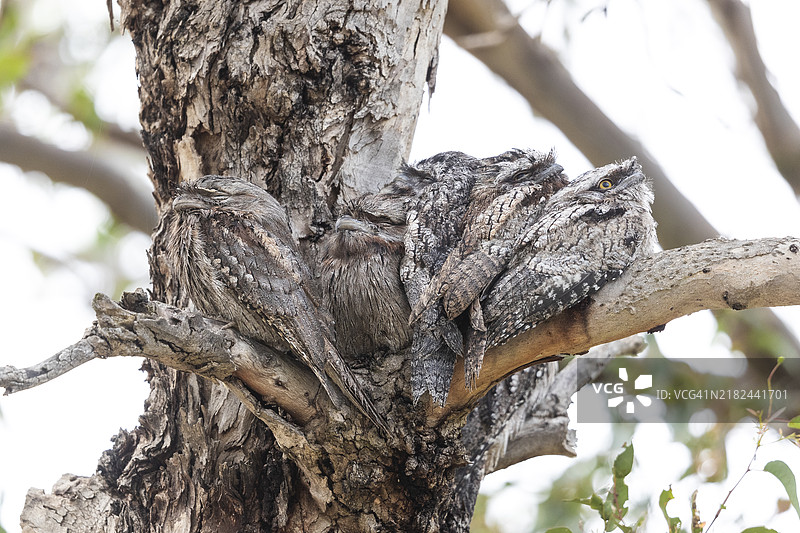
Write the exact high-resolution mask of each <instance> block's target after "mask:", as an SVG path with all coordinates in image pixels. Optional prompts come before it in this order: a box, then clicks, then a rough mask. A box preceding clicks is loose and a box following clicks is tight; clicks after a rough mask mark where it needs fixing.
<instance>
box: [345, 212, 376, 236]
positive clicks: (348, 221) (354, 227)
mask: <svg viewBox="0 0 800 533" xmlns="http://www.w3.org/2000/svg"><path fill="white" fill-rule="evenodd" d="M336 231H361V232H364V233H371V232H372V230H371V228H370V226H369V225H367V224H365V223H363V222H361V221H360V220H358V219H356V218H353V217H351V216H348V215H342V216H340V217H339V219H338V220H337V221H336Z"/></svg>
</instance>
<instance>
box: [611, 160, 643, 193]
mask: <svg viewBox="0 0 800 533" xmlns="http://www.w3.org/2000/svg"><path fill="white" fill-rule="evenodd" d="M620 166H621V167H622V172H623V173H624V174H625V177H623V178H622V179H621V180H620V181H619V184H618V185H617V187H618V188H620V189H627V188H628V187H635V186H636V185H639V184H640V183H642V182H644V181H646V180H647V178H646V177H645V175H644V172H643V171H642V165H640V164H639V161H638V160H637V159H636V157H631V158H630V159H628V160H627V161H623V162H622V163H620Z"/></svg>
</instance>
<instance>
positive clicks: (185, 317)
mask: <svg viewBox="0 0 800 533" xmlns="http://www.w3.org/2000/svg"><path fill="white" fill-rule="evenodd" d="M93 307H94V309H95V312H96V313H97V322H96V323H95V324H94V325H93V326H92V327H91V328H89V329H88V330H87V331H86V333H85V334H84V337H83V339H81V340H80V341H78V342H77V343H75V344H73V345H72V346H70V347H69V348H66V349H64V350H62V351H61V352H59V353H58V354H57V355H55V356H53V357H51V358H50V359H48V360H47V361H44V362H43V363H40V364H38V365H35V366H33V367H30V368H26V369H17V368H14V367H1V368H0V387H3V388H5V389H6V394H11V393H13V392H17V391H20V390H24V389H27V388H31V387H34V386H36V385H41V384H43V383H46V382H47V381H50V380H52V379H55V378H56V377H58V376H60V375H62V374H64V373H66V372H68V371H69V370H72V369H73V368H76V367H77V366H79V365H80V364H82V363H85V362H87V361H90V360H92V359H94V358H97V357H100V358H105V357H118V356H133V357H147V358H149V359H153V360H155V361H158V362H160V363H163V364H165V365H167V366H169V367H171V368H175V369H177V370H183V371H186V372H192V373H194V374H198V375H200V376H203V377H205V378H208V379H213V380H217V381H221V382H223V383H226V384H228V385H229V388H231V389H232V390H234V392H235V393H236V394H237V396H239V397H240V399H242V398H244V393H243V391H242V389H241V387H237V386H238V385H240V384H242V385H243V386H245V387H246V389H247V390H248V391H249V392H250V394H254V395H256V397H258V398H259V399H260V401H261V402H263V403H264V404H267V405H278V406H280V407H281V408H282V409H284V410H285V411H286V412H287V413H288V414H289V415H290V416H291V417H292V420H294V421H295V422H297V423H300V424H304V423H306V422H308V421H309V420H310V419H311V418H312V417H314V416H316V415H317V414H318V412H319V408H318V406H316V405H314V404H313V403H312V402H319V401H324V398H325V395H322V394H316V395H315V394H313V392H314V391H318V389H319V383H318V382H317V381H316V380H315V379H314V377H313V375H312V374H311V373H310V372H309V371H308V370H306V369H305V368H303V367H300V366H299V365H298V364H297V363H295V362H294V361H292V360H290V359H288V358H284V357H281V356H280V354H277V353H276V352H273V351H272V350H270V349H269V348H267V347H266V346H263V345H260V344H258V343H255V342H254V341H251V340H249V339H247V338H246V337H244V336H242V335H240V334H239V333H238V332H237V331H236V330H234V329H231V328H228V327H227V326H226V324H224V323H222V322H219V321H216V320H212V319H209V318H205V317H203V316H202V315H200V314H198V313H195V312H190V311H182V310H180V309H177V308H175V307H172V306H169V305H166V304H163V303H161V302H155V301H149V300H148V299H147V297H146V295H145V294H144V291H142V290H141V289H140V290H138V291H137V292H136V293H126V294H124V295H123V299H122V305H119V304H117V303H115V302H113V301H112V300H111V299H110V298H108V296H105V295H103V294H98V295H97V296H96V297H95V299H94V302H93ZM309 393H311V394H309ZM248 403H249V404H252V405H251V407H252V406H253V405H255V403H254V402H253V401H248V402H245V404H246V405H247V404H248ZM261 411H263V409H262V410H258V412H256V411H254V414H255V415H256V416H258V417H259V418H261V419H262V420H265V418H269V417H267V416H266V415H265V414H264V413H263V412H261ZM266 421H267V420H265V422H266ZM269 422H270V426H271V427H272V426H274V425H275V421H274V420H272V419H270V420H269Z"/></svg>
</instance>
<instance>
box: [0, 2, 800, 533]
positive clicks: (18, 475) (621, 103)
mask: <svg viewBox="0 0 800 533" xmlns="http://www.w3.org/2000/svg"><path fill="white" fill-rule="evenodd" d="M600 4H601V2H593V1H589V0H576V1H573V2H569V1H567V0H554V1H553V2H551V3H550V5H549V7H548V6H547V5H546V3H545V2H543V1H538V2H537V1H528V0H515V1H514V2H511V4H510V5H512V8H513V9H515V10H516V12H521V11H522V10H523V8H525V9H524V12H523V18H522V21H523V23H524V24H526V25H527V26H528V28H529V30H530V31H531V32H532V33H539V32H542V33H543V37H544V39H545V41H546V42H547V43H549V44H550V45H551V46H554V47H555V48H557V49H559V50H560V51H561V53H562V57H563V58H564V60H565V62H566V64H567V66H568V67H569V68H570V70H571V71H572V73H573V75H574V76H575V77H576V79H577V81H578V82H579V84H580V85H581V86H582V88H583V89H584V90H585V91H587V92H588V93H589V95H590V96H591V97H592V98H594V99H595V101H596V102H597V103H598V104H599V105H600V107H601V108H602V109H603V110H604V111H605V112H606V113H608V114H609V115H610V116H611V118H612V119H613V120H615V121H616V122H617V123H618V124H619V125H620V126H621V127H623V128H624V129H625V130H626V131H628V132H629V133H631V134H633V135H635V136H636V137H638V138H639V139H640V140H642V141H643V142H644V144H645V145H646V146H647V148H648V149H649V150H650V151H651V152H652V153H653V154H654V155H655V157H656V158H657V159H658V160H659V162H660V163H661V164H662V165H663V166H664V168H665V170H666V172H667V174H668V175H669V176H670V177H672V179H673V180H674V181H675V183H676V185H678V186H679V187H680V188H681V189H682V190H683V192H684V193H685V194H686V195H687V196H689V197H690V198H691V199H692V200H693V201H694V202H695V203H696V205H698V207H699V208H700V210H701V211H702V212H703V213H704V214H705V215H706V216H707V218H708V219H709V220H710V221H711V222H712V223H713V224H714V225H715V226H716V227H717V228H718V229H719V230H720V231H722V232H723V234H724V235H726V236H728V237H734V238H753V237H767V236H784V235H790V234H791V235H799V234H800V231H799V229H800V207H798V202H797V200H796V198H795V197H794V195H793V193H792V191H791V189H790V188H789V187H788V186H787V185H786V184H785V183H784V182H783V180H782V179H781V177H780V176H779V174H778V173H777V171H776V170H775V168H774V166H773V164H772V162H771V160H770V159H769V156H768V155H767V153H766V150H765V148H764V146H763V142H762V140H761V137H760V135H759V133H758V131H757V130H756V129H755V127H754V126H753V124H752V120H751V109H750V108H748V107H747V105H746V103H747V102H748V98H749V96H746V97H743V96H742V94H743V90H742V89H741V88H740V87H739V86H738V85H737V83H736V81H735V79H734V78H733V77H732V74H731V66H732V63H733V58H732V54H731V53H730V51H729V50H728V48H727V44H726V43H725V41H724V40H723V37H722V35H721V33H720V30H719V28H718V27H717V26H716V25H715V23H714V22H713V20H712V19H711V17H710V14H709V12H708V9H707V8H706V6H705V2H703V1H702V0H672V1H670V2H663V1H659V0H638V1H637V0H612V1H611V2H608V14H607V16H603V15H602V14H601V13H599V12H598V13H594V14H592V15H590V16H589V17H588V18H586V19H585V20H584V21H583V22H580V18H581V17H582V16H583V15H584V14H585V13H586V12H587V11H588V9H589V8H590V7H592V6H595V5H600ZM753 4H754V5H753V6H752V9H753V15H754V19H755V23H756V30H757V34H758V38H759V44H760V46H761V52H762V54H763V56H764V59H765V61H766V63H767V66H768V68H769V70H770V72H771V74H772V76H773V81H774V82H775V83H776V85H777V87H778V89H779V91H780V92H781V95H782V97H783V99H784V102H785V104H786V105H787V106H788V107H789V108H790V110H791V111H792V112H793V114H794V116H795V119H796V120H798V119H800V69H799V68H798V64H797V53H798V51H800V35H799V34H798V32H797V30H796V25H797V23H798V22H797V21H799V20H800V2H796V1H795V0H770V1H769V2H753ZM38 5H40V6H41V8H40V9H37V21H38V22H37V23H38V24H43V25H47V24H50V23H52V24H58V23H60V18H59V17H68V18H69V19H70V20H71V26H70V27H71V28H72V29H73V31H76V32H78V33H80V31H81V28H82V27H83V28H84V29H86V26H85V25H86V24H87V22H86V21H87V20H88V21H98V20H100V21H102V20H105V18H106V17H107V14H106V12H105V6H104V4H103V3H102V2H97V1H95V0H92V1H88V0H87V1H84V2H69V3H68V7H67V6H65V5H62V2H59V1H58V0H46V1H43V0H39V2H38ZM115 7H116V6H115ZM82 25H83V26H82ZM87 31H97V27H96V26H91V29H90V30H87ZM565 31H569V37H568V38H565ZM86 46H87V47H88V48H91V43H88V44H86ZM73 53H81V52H80V49H78V50H77V51H73ZM100 65H101V66H100V67H99V68H98V69H96V72H95V73H93V75H92V80H93V81H94V83H95V84H96V91H97V94H96V98H97V100H96V101H97V103H98V106H100V109H101V112H102V113H103V115H104V116H105V117H106V118H107V119H109V120H119V121H120V122H122V123H123V124H124V125H127V126H130V127H135V126H136V125H137V113H138V102H137V100H136V81H135V78H134V75H133V69H134V67H133V53H132V47H131V46H122V45H120V44H116V45H115V46H113V47H112V48H111V49H109V50H108V51H107V52H105V53H104V56H103V58H102V60H101V62H100ZM429 104H430V105H429ZM17 106H18V110H17V111H16V112H15V113H13V116H14V119H15V121H16V122H17V123H18V124H19V126H20V128H21V129H23V130H24V131H25V132H27V133H30V134H37V135H40V136H42V137H43V138H46V139H48V140H52V141H53V142H57V143H59V145H61V146H64V147H72V148H82V147H84V143H86V142H87V137H86V135H85V133H83V132H81V131H80V130H79V129H78V130H76V128H74V127H73V126H70V125H69V124H68V123H67V122H66V121H65V120H64V119H63V117H58V116H53V113H52V112H51V111H49V110H47V109H46V108H45V109H43V108H42V102H41V100H40V99H38V98H36V96H35V95H32V94H27V95H26V94H23V95H21V96H19V98H18V99H17ZM428 109H430V110H428ZM513 147H518V148H523V147H534V148H538V149H548V148H550V147H555V148H556V150H557V152H558V154H559V161H560V162H561V164H562V165H563V166H564V167H565V168H566V169H567V172H568V173H569V175H571V176H575V175H577V174H579V173H581V172H583V171H584V170H587V169H588V168H589V164H588V162H587V161H586V159H585V158H584V157H583V156H581V155H580V153H579V152H578V151H577V150H576V149H575V148H574V147H572V146H571V144H570V143H569V142H568V141H567V140H566V139H565V138H564V137H563V135H561V133H560V132H559V131H558V130H557V129H555V128H554V127H553V126H551V125H549V124H548V123H547V122H545V121H542V120H538V119H535V118H534V117H533V116H532V113H531V111H530V108H529V107H528V105H527V104H526V103H525V102H524V101H523V100H522V98H521V97H519V96H518V95H517V94H516V93H515V92H514V91H513V90H511V89H509V88H508V87H506V86H505V85H504V84H503V83H502V82H501V81H499V80H498V79H497V78H496V77H494V76H493V75H492V74H491V73H489V72H488V71H487V70H486V69H485V68H484V67H483V66H482V65H481V64H480V63H479V62H478V61H476V60H474V59H473V58H471V56H469V55H468V54H466V53H465V52H463V51H461V50H460V49H459V48H458V47H456V46H455V45H453V44H452V43H451V42H449V41H447V40H445V41H444V42H443V44H442V48H441V57H440V67H439V74H438V82H437V88H436V93H435V94H434V96H433V99H432V101H430V103H429V102H428V100H427V97H426V99H425V101H424V103H423V110H422V113H421V117H420V123H419V127H418V130H417V136H416V138H415V143H414V147H413V150H412V159H420V158H423V157H426V156H429V155H432V154H434V153H437V152H441V151H444V150H461V151H464V152H467V153H470V154H472V155H476V156H487V155H492V154H497V153H500V152H502V151H505V150H507V149H509V148H513ZM0 180H2V183H3V186H4V194H3V195H2V197H0V250H2V258H3V259H2V261H0V279H4V280H10V281H7V283H6V285H5V286H4V300H5V302H6V304H5V305H3V306H0V335H2V338H3V340H4V345H3V348H2V352H1V353H2V355H0V364H12V365H15V366H18V367H22V366H28V365H31V364H34V363H36V362H39V361H41V360H42V359H44V358H46V357H49V356H51V355H53V354H54V353H56V352H57V351H58V350H60V349H62V348H64V347H66V346H68V345H69V344H71V343H73V342H75V341H77V340H78V339H79V338H80V337H81V335H82V333H83V330H84V329H85V328H86V327H88V326H89V324H90V323H91V321H92V319H93V315H92V312H91V309H90V308H89V302H90V301H91V297H92V295H93V294H94V293H95V292H98V291H102V292H107V293H108V292H112V291H113V290H114V288H113V287H111V286H110V284H111V282H110V279H108V276H107V275H106V274H104V273H103V271H102V270H101V269H97V268H93V267H91V266H87V264H86V263H84V262H80V261H74V260H72V259H70V258H71V256H72V255H74V254H75V253H76V251H78V250H81V249H83V248H85V247H86V246H89V245H90V244H91V243H92V242H94V240H95V238H96V233H97V228H98V226H101V225H102V224H103V223H104V222H105V221H106V220H107V216H108V215H107V212H106V211H105V208H104V207H103V205H102V204H101V203H100V202H99V201H97V200H96V199H95V198H93V197H92V196H90V195H88V194H87V193H84V192H83V191H80V190H76V189H72V188H69V187H64V186H58V185H56V186H53V185H51V184H49V183H48V182H47V180H46V179H44V178H42V177H41V176H35V175H30V174H29V175H22V174H20V173H19V172H18V171H17V170H16V169H14V168H11V167H8V166H3V165H0ZM147 246H148V240H147V238H146V237H145V236H143V235H141V234H134V235H132V236H130V237H128V238H127V239H126V241H125V242H124V243H123V244H122V245H121V246H120V252H119V255H118V257H115V258H113V260H114V261H115V262H116V264H117V267H118V268H122V269H125V272H126V273H127V275H128V276H129V277H130V278H131V279H134V280H136V281H135V282H134V283H133V285H132V287H131V288H133V287H136V286H146V284H147V283H148V280H147V262H146V257H145V253H144V251H145V249H146V248H147ZM31 249H34V250H36V251H39V252H42V253H46V254H47V255H49V256H52V257H54V258H56V259H61V260H63V261H66V262H67V264H68V265H69V268H54V269H53V270H52V272H53V274H51V275H47V276H45V275H43V274H42V271H41V270H40V269H39V268H38V267H37V265H36V264H35V263H34V260H33V258H32V255H31V252H30V250H31ZM783 316H787V317H789V323H790V325H791V326H793V327H794V328H795V330H798V325H800V313H798V310H797V309H796V308H794V309H791V310H788V311H787V312H786V313H784V314H783ZM43 331H44V332H46V336H43V335H42V332H43ZM658 340H659V344H660V346H661V347H662V349H663V350H664V352H665V353H666V354H667V355H671V356H675V357H679V356H681V357H687V356H696V357H704V356H717V355H725V354H726V353H727V352H726V350H725V349H724V347H723V346H722V345H720V344H719V343H717V344H714V342H715V341H714V323H713V321H712V320H711V318H710V317H709V316H708V315H707V314H703V313H698V314H696V315H693V316H692V317H689V318H683V319H680V320H678V321H674V322H672V323H670V324H669V325H668V326H667V330H666V331H665V332H663V333H660V334H659V335H658ZM139 365H140V361H139V360H120V359H111V360H106V361H93V362H91V363H89V364H87V365H85V366H84V367H82V368H79V369H77V370H75V371H73V372H71V373H69V374H67V375H65V376H63V377H61V378H59V379H57V380H55V381H53V382H50V383H48V384H46V385H43V386H41V387H38V388H35V389H33V390H30V391H25V392H21V393H18V394H14V395H12V396H7V397H3V398H2V399H0V410H2V416H3V418H2V420H0V494H2V497H3V498H4V500H3V502H2V505H1V506H0V523H1V524H2V525H3V526H4V527H5V528H7V529H8V530H9V532H15V531H18V527H19V526H18V516H19V513H20V510H21V508H22V505H23V503H24V495H25V492H26V490H27V489H28V488H29V487H37V488H42V489H46V490H50V487H51V486H52V485H53V483H55V482H56V480H57V479H58V478H59V477H60V476H61V475H62V474H64V473H67V472H69V473H73V474H79V475H90V474H91V473H93V472H94V470H95V467H96V464H97V459H98V458H99V456H100V454H101V453H102V451H103V450H105V449H107V448H108V447H110V441H109V438H110V437H111V436H113V435H115V434H116V433H117V431H118V430H119V428H120V427H123V428H128V429H131V428H133V427H134V426H135V425H136V422H137V417H138V415H139V414H141V412H142V410H143V408H142V405H143V400H144V398H145V396H146V394H147V390H148V388H147V386H146V385H145V384H144V375H143V374H142V373H141V372H138V371H137V370H136V369H137V368H138V367H139ZM668 432H669V430H668V428H666V426H658V425H644V426H642V427H641V428H640V429H639V430H638V431H637V433H636V435H635V436H634V443H635V446H636V454H637V462H636V465H635V468H634V473H633V474H632V475H631V494H632V495H635V494H641V493H644V492H645V491H646V492H648V493H650V492H652V493H653V494H655V495H656V497H657V494H658V493H659V492H660V491H661V490H662V489H664V488H667V486H668V485H669V484H670V483H673V490H674V492H675V495H676V502H673V503H672V504H671V505H670V510H671V512H672V513H673V515H674V514H676V513H680V514H681V517H682V518H683V519H684V523H687V521H688V503H687V502H688V501H689V497H690V494H691V492H692V491H693V490H694V488H696V485H697V480H696V479H694V478H691V477H690V478H688V479H686V480H681V481H678V478H679V477H680V474H681V473H682V472H683V471H684V470H685V468H686V467H687V466H688V464H689V457H688V453H687V452H686V449H685V447H683V446H681V445H680V444H674V443H671V442H670V441H671V435H669V433H668ZM753 434H754V431H753V430H752V428H751V427H749V426H742V427H740V428H737V430H736V431H734V432H733V433H732V434H731V435H730V437H729V439H728V453H729V455H728V457H729V461H730V467H731V469H730V472H731V476H732V478H731V479H735V478H736V477H738V475H739V473H740V472H741V471H743V469H744V468H745V466H746V464H747V461H749V459H750V456H751V455H752V447H753V441H752V435H753ZM578 438H579V448H578V451H579V454H580V455H581V456H585V457H590V456H592V455H594V454H596V453H598V452H604V451H606V450H608V447H609V446H610V442H611V440H610V435H609V432H608V431H607V430H606V431H604V430H603V428H602V427H601V428H598V427H597V426H596V425H589V426H585V427H584V426H581V427H578ZM798 455H800V454H798V451H797V450H796V449H790V448H788V447H785V446H780V445H778V446H771V447H769V448H767V449H764V450H763V451H762V452H760V454H759V459H758V461H757V466H759V465H760V466H763V464H765V463H766V462H767V461H769V460H770V459H772V458H774V457H773V456H775V457H780V458H781V459H783V460H784V461H786V462H787V463H788V464H789V465H790V466H791V467H792V468H793V470H794V472H795V473H796V474H798V473H800V459H799V458H798ZM569 464H571V463H570V460H569V459H565V458H561V457H556V458H539V459H534V460H531V461H528V462H526V463H524V464H522V465H519V466H518V467H515V468H512V469H508V470H507V471H502V472H499V473H497V474H495V475H493V476H490V478H488V479H487V481H486V483H485V484H484V491H485V492H488V493H500V494H502V496H503V497H502V498H496V499H495V500H494V501H493V502H492V504H491V506H490V516H492V517H494V518H495V519H496V520H498V521H499V522H502V523H503V524H504V526H505V530H506V531H508V532H518V531H519V532H521V531H526V530H529V529H526V528H529V526H530V524H531V523H532V520H533V519H534V516H533V514H532V512H533V511H531V509H533V507H534V505H533V503H531V502H532V501H533V502H535V501H538V500H537V498H538V496H537V495H538V493H540V492H541V491H543V490H544V489H545V488H546V487H547V486H548V484H549V480H550V479H552V478H554V477H556V476H557V475H558V473H559V472H561V471H562V470H563V469H564V468H566V467H567V466H568V465H569ZM750 476H751V477H750V479H749V480H747V481H746V482H745V483H744V484H743V486H740V488H739V489H737V493H736V497H737V498H739V503H738V504H735V503H734V502H729V510H728V511H726V512H724V513H723V515H722V522H719V523H718V524H717V527H716V531H740V530H741V529H744V527H746V526H751V525H761V524H764V525H767V526H769V527H773V528H775V529H777V530H779V531H782V532H784V533H785V532H789V531H797V530H800V527H799V526H798V523H800V522H799V521H798V520H797V516H796V515H793V513H792V512H791V511H790V512H787V513H783V514H782V515H780V516H777V517H774V518H773V517H772V515H773V514H774V510H775V501H776V500H777V499H778V498H779V497H781V494H782V489H781V487H780V485H779V484H778V483H777V481H776V480H774V479H772V478H768V477H767V475H765V474H758V473H755V474H750ZM506 482H513V483H514V485H513V486H511V487H510V488H505V487H504V484H505V483H506ZM606 482H607V480H598V484H597V485H596V486H597V487H599V486H602V484H603V483H606ZM731 484H732V481H731V482H729V483H725V484H723V485H722V486H703V487H702V488H701V491H700V496H699V503H700V505H701V511H702V512H703V516H704V518H707V519H710V518H711V517H712V516H713V514H714V512H715V511H716V507H717V506H718V505H719V503H720V502H721V501H722V499H723V498H724V496H725V493H726V492H727V490H728V488H729V487H730V485H731ZM658 514H659V511H658V509H657V508H653V509H652V510H651V520H650V523H649V527H648V531H663V530H664V523H663V521H661V519H659V518H658ZM742 514H743V515H744V522H736V520H737V519H738V518H739V517H740V515H742ZM555 525H557V524H553V526H555Z"/></svg>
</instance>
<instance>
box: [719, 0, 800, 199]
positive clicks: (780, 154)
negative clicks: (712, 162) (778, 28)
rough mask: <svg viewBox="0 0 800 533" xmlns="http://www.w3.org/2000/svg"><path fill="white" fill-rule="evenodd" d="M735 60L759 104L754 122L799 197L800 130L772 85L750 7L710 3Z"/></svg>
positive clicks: (722, 0) (730, 1) (732, 1)
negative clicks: (760, 50)
mask: <svg viewBox="0 0 800 533" xmlns="http://www.w3.org/2000/svg"><path fill="white" fill-rule="evenodd" d="M708 5H709V6H710V7H711V12H712V13H713V14H714V18H716V20H717V22H718V23H719V25H720V27H721V28H722V31H723V32H724V33H725V37H726V38H727V39H728V43H729V44H730V45H731V49H732V50H733V54H734V56H735V57H736V76H737V77H738V78H739V80H741V81H742V83H744V84H745V85H747V87H748V88H749V89H750V93H751V94H752V95H753V99H754V100H755V102H756V113H755V123H756V126H758V129H759V130H760V131H761V135H762V136H763V137H764V143H765V144H766V146H767V150H769V154H770V155H771V156H772V159H773V160H774V161H775V165H776V166H777V167H778V170H779V171H780V173H781V174H782V175H783V177H784V178H785V179H786V181H788V182H789V184H790V185H791V186H792V189H794V193H795V194H796V195H799V196H800V127H798V126H797V123H796V122H795V121H794V120H793V119H792V116H791V115H790V114H789V111H788V110H787V109H786V106H784V105H783V101H782V100H781V97H780V95H779V94H778V91H776V90H775V87H773V86H772V84H771V83H770V82H769V79H768V77H767V67H766V65H764V61H763V60H762V59H761V55H760V54H759V51H758V43H757V42H756V34H755V30H754V29H753V19H752V17H751V15H750V8H749V7H748V6H747V5H745V4H744V3H742V2H741V1H740V0H708Z"/></svg>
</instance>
